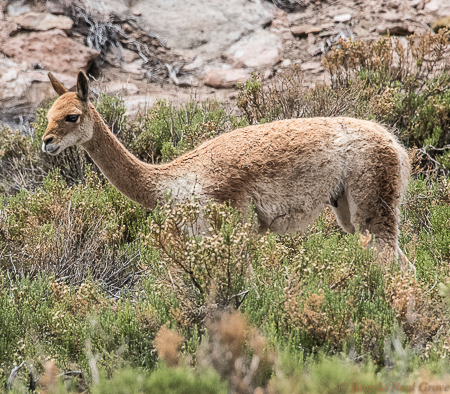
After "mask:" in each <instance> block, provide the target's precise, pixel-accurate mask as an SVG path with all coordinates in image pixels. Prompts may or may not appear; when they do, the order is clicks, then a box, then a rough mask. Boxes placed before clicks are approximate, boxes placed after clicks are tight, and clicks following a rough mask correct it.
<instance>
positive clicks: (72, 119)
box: [66, 115, 80, 123]
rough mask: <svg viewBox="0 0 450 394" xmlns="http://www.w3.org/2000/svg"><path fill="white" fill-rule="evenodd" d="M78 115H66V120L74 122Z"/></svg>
mask: <svg viewBox="0 0 450 394" xmlns="http://www.w3.org/2000/svg"><path fill="white" fill-rule="evenodd" d="M79 117H80V115H67V116H66V122H72V123H75V122H76V121H77V120H78V118H79Z"/></svg>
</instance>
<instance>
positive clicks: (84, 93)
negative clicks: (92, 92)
mask: <svg viewBox="0 0 450 394" xmlns="http://www.w3.org/2000/svg"><path fill="white" fill-rule="evenodd" d="M77 96H78V97H79V98H80V99H81V100H83V101H85V102H86V103H87V102H88V101H89V82H88V79H87V77H86V74H85V73H84V72H83V71H79V72H78V78H77Z"/></svg>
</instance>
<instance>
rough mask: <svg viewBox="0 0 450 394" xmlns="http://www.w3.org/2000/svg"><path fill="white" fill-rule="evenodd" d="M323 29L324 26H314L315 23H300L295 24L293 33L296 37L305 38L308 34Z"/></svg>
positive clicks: (292, 29)
mask: <svg viewBox="0 0 450 394" xmlns="http://www.w3.org/2000/svg"><path fill="white" fill-rule="evenodd" d="M321 31H322V26H313V25H300V26H294V27H292V28H291V33H292V35H293V36H294V37H298V38H304V37H307V36H308V34H316V33H320V32H321Z"/></svg>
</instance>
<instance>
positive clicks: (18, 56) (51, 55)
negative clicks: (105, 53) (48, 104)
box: [1, 30, 100, 75]
mask: <svg viewBox="0 0 450 394" xmlns="http://www.w3.org/2000/svg"><path fill="white" fill-rule="evenodd" d="M1 50H2V52H3V53H4V54H6V55H7V56H8V57H10V58H11V59H12V60H14V61H15V62H19V63H20V62H25V63H26V64H27V65H28V68H32V67H31V66H32V64H34V63H40V64H41V65H42V66H43V67H44V68H45V69H46V70H50V71H55V72H61V73H65V74H69V75H76V73H77V72H78V70H80V69H81V70H84V71H87V70H88V69H89V67H90V65H91V63H92V62H93V61H94V60H95V59H96V58H97V57H98V56H99V55H100V53H99V52H97V51H95V50H94V49H91V48H88V47H86V46H83V45H81V44H79V43H78V42H76V41H74V40H72V39H70V38H69V37H67V35H66V34H65V33H64V32H63V31H62V30H49V31H44V32H33V33H28V34H21V35H18V36H15V37H13V38H11V39H9V40H8V41H7V42H6V43H5V44H4V45H2V47H1Z"/></svg>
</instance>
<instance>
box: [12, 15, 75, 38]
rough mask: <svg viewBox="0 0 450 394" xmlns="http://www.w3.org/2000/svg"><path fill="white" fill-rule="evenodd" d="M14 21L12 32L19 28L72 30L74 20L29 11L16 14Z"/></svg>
mask: <svg viewBox="0 0 450 394" xmlns="http://www.w3.org/2000/svg"><path fill="white" fill-rule="evenodd" d="M12 22H13V23H14V24H15V29H14V30H12V31H11V32H10V34H11V33H12V32H14V31H17V30H33V31H46V30H51V29H62V30H70V29H71V28H72V26H73V21H72V19H70V18H69V17H67V16H62V15H53V14H49V13H45V12H27V13H25V14H21V15H19V16H16V17H15V18H14V19H13V20H12Z"/></svg>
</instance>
